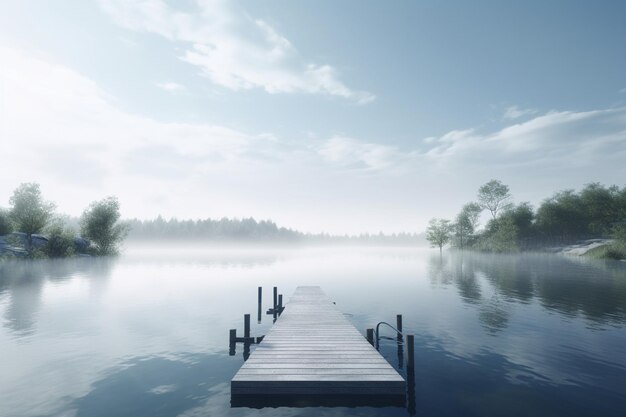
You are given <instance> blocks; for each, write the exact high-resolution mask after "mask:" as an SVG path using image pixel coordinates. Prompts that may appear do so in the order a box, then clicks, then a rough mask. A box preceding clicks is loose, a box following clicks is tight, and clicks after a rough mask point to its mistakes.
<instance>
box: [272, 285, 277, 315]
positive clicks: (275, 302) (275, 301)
mask: <svg viewBox="0 0 626 417" xmlns="http://www.w3.org/2000/svg"><path fill="white" fill-rule="evenodd" d="M277 305H278V287H274V304H273V305H272V308H273V309H274V311H276V306H277Z"/></svg>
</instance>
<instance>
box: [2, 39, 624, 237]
mask: <svg viewBox="0 0 626 417" xmlns="http://www.w3.org/2000/svg"><path fill="white" fill-rule="evenodd" d="M0 93H1V94H0V158H1V160H2V163H1V164H0V205H6V203H7V201H8V199H9V196H10V193H11V192H12V190H13V189H14V188H15V187H16V186H17V185H18V184H19V183H20V182H25V181H37V182H40V183H41V185H42V188H43V190H44V192H45V194H46V196H48V197H49V198H51V199H53V200H55V201H56V202H57V203H58V206H59V209H60V210H61V211H64V212H67V213H70V214H79V213H80V212H81V211H82V209H83V208H84V207H86V206H87V205H88V204H89V203H90V202H91V201H93V200H95V199H99V198H102V197H103V196H106V195H117V196H118V197H119V198H120V201H121V204H122V209H123V214H124V215H125V216H130V217H133V216H137V217H152V216H156V215H158V214H163V215H165V216H174V215H175V216H178V217H221V216H240V217H243V216H255V217H257V218H273V219H275V220H276V221H278V222H279V223H281V224H285V225H287V226H291V227H298V228H301V229H305V230H312V231H322V230H326V231H333V232H338V233H346V232H347V233H358V232H365V231H370V232H378V231H379V230H385V231H403V230H405V231H406V230H408V231H419V230H421V228H422V227H423V226H424V225H425V224H426V222H427V220H428V218H430V217H446V216H447V217H451V216H453V215H454V214H455V213H456V211H457V210H458V209H459V208H460V207H461V205H462V204H463V203H465V202H466V201H469V200H470V199H472V198H474V196H475V190H476V188H477V187H478V186H479V185H480V184H482V183H483V182H485V181H487V180H489V179H491V178H494V177H495V178H499V179H501V180H503V181H504V182H505V183H507V184H509V185H510V186H511V189H512V191H513V194H514V195H515V196H516V198H519V200H531V201H535V202H538V201H540V200H541V199H543V198H545V197H547V196H549V195H550V194H551V193H552V192H554V191H556V190H560V189H563V188H572V187H580V186H581V185H583V184H584V183H587V182H591V181H600V182H603V183H605V184H613V183H617V184H619V185H623V181H624V180H623V179H624V178H626V164H624V163H623V161H624V160H626V108H613V109H604V110H595V111H587V112H568V111H561V112H549V113H547V114H544V115H540V116H537V117H534V118H532V119H530V120H527V121H524V122H522V123H516V124H512V125H509V126H507V127H505V128H504V129H501V130H498V131H495V132H486V133H484V132H479V131H478V130H476V129H466V130H453V131H450V132H448V133H446V134H444V135H441V136H439V137H431V138H428V139H425V140H423V141H421V142H419V146H414V147H400V146H398V145H394V144H393V141H391V140H389V139H388V138H387V139H386V140H385V141H384V142H383V141H373V140H370V141H363V140H359V139H357V138H354V137H350V136H347V135H334V136H326V137H324V136H323V135H321V134H320V133H316V132H313V133H311V132H309V134H307V135H305V136H306V137H303V138H301V139H300V140H297V139H290V140H286V139H285V138H279V137H275V136H274V135H272V134H270V133H265V132H261V133H247V132H241V131H237V130H234V129H230V128H228V127H223V126H215V125H209V124H201V123H196V124H192V123H172V122H168V123H166V122H160V121H157V120H154V119H151V118H148V117H144V116H138V115H134V114H130V113H127V112H124V111H122V110H120V109H119V108H118V107H117V106H116V105H115V99H114V98H112V97H109V96H108V95H107V94H106V93H105V92H104V91H102V90H101V89H100V88H99V87H98V85H96V84H95V83H94V82H93V81H91V80H90V79H88V78H86V77H85V76H83V75H81V74H79V73H77V72H75V71H73V70H71V69H69V68H67V67H64V66H62V65H59V64H53V63H50V62H49V59H48V58H45V59H42V58H40V57H36V56H34V55H33V54H32V53H24V52H21V51H17V50H13V49H6V48H5V49H2V48H0Z"/></svg>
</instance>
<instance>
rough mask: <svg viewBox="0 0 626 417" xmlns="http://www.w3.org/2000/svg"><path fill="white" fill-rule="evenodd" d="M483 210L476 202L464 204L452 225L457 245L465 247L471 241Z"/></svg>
mask: <svg viewBox="0 0 626 417" xmlns="http://www.w3.org/2000/svg"><path fill="white" fill-rule="evenodd" d="M481 212H482V208H481V207H480V206H479V205H478V204H476V203H467V204H465V205H464V206H463V208H462V209H461V212H460V213H459V214H458V215H457V216H456V220H455V222H454V224H453V225H452V230H453V233H454V245H455V246H456V247H459V248H461V249H463V248H465V247H466V246H468V245H469V244H470V243H471V240H472V239H473V237H474V233H476V228H477V227H478V218H479V217H480V213H481Z"/></svg>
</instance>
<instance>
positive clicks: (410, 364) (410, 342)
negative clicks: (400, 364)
mask: <svg viewBox="0 0 626 417" xmlns="http://www.w3.org/2000/svg"><path fill="white" fill-rule="evenodd" d="M413 339H414V336H413V335H412V334H410V335H407V337H406V344H407V350H408V355H409V360H408V363H407V367H408V368H409V369H411V368H413V367H414V366H415V359H414V354H415V352H414V344H413V343H414V341H413Z"/></svg>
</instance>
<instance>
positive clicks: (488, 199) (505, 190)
mask: <svg viewBox="0 0 626 417" xmlns="http://www.w3.org/2000/svg"><path fill="white" fill-rule="evenodd" d="M478 204H479V205H480V207H482V208H483V209H486V210H489V212H490V213H491V217H492V218H493V219H495V218H496V217H497V216H498V212H499V211H502V210H506V209H507V208H509V207H510V206H511V194H510V193H509V187H508V186H507V185H504V184H503V183H502V182H500V181H499V180H491V181H489V182H488V183H486V184H483V185H482V186H481V187H480V188H479V189H478Z"/></svg>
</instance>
